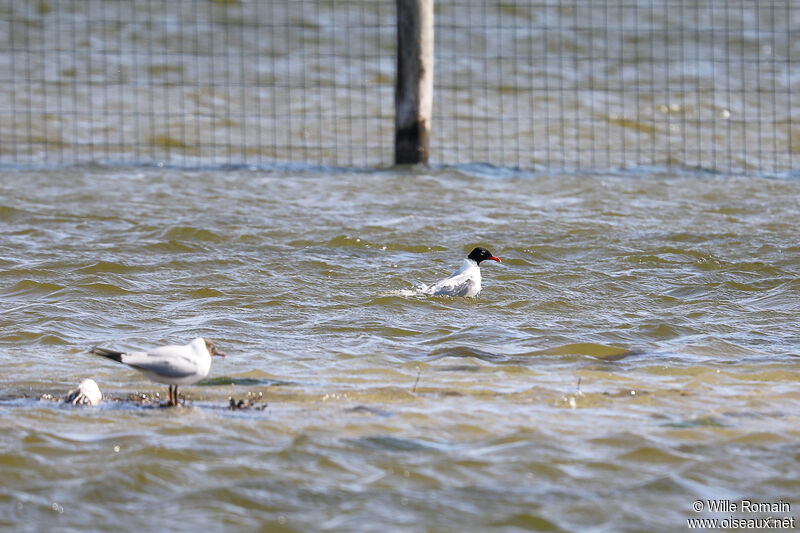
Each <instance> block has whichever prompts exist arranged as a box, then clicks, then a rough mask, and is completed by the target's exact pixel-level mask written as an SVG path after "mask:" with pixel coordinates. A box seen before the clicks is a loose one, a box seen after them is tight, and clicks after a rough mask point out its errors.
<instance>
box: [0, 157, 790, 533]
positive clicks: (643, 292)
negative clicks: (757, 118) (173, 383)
mask: <svg viewBox="0 0 800 533" xmlns="http://www.w3.org/2000/svg"><path fill="white" fill-rule="evenodd" d="M0 189H1V194H0V266H2V268H1V269H0V280H2V283H0V295H1V298H0V364H1V365H2V367H3V368H4V372H3V374H2V376H1V377H0V398H1V399H0V415H2V420H3V422H2V426H3V431H0V450H2V452H0V474H2V475H1V476H0V478H2V480H3V481H2V482H0V509H2V512H0V524H2V525H3V526H4V527H7V528H9V529H15V530H20V529H22V530H24V529H26V528H28V529H30V528H32V527H34V528H37V529H38V528H54V527H58V528H67V529H69V528H79V527H81V528H82V527H86V526H87V524H91V526H90V527H91V529H94V530H114V529H118V527H119V524H120V523H121V521H122V522H124V523H125V524H126V527H129V528H130V529H134V528H137V529H139V528H140V529H145V530H152V529H161V530H185V529H189V528H196V527H205V528H211V529H214V530H220V529H232V528H240V529H249V530H256V529H269V528H272V529H275V530H279V531H280V530H285V531H307V530H309V529H314V530H317V529H324V530H337V531H338V530H359V531H361V530H364V531H366V530H373V529H375V528H376V527H380V526H388V527H391V528H393V529H411V530H415V529H419V528H420V527H424V528H426V529H431V530H451V529H464V528H467V529H490V528H491V529H494V528H496V529H505V530H514V529H539V530H546V531H575V530H587V529H588V530H592V529H594V530H614V531H625V530H642V529H644V530H675V529H678V528H682V527H685V523H686V522H685V520H686V519H687V518H691V517H695V516H699V515H696V513H693V512H692V511H691V508H690V505H691V504H692V502H694V501H695V500H697V499H715V498H717V499H721V498H728V499H737V498H751V499H754V500H755V499H760V500H765V499H769V498H775V499H777V498H778V497H780V498H783V500H784V501H791V502H792V503H795V501H794V500H795V499H797V500H798V501H800V485H798V482H797V480H798V479H800V463H798V455H797V450H796V442H797V438H798V436H799V435H798V429H797V428H798V427H800V426H798V414H797V413H798V412H800V410H798V398H800V396H798V382H800V380H799V379H798V378H800V372H799V371H798V368H797V361H798V359H797V353H798V351H797V345H798V339H799V337H798V333H797V331H798V323H797V318H796V317H797V311H798V304H797V302H798V301H799V300H798V290H800V282H798V279H800V276H798V273H799V270H798V264H800V263H799V262H798V254H800V246H798V244H797V242H796V240H797V239H796V228H797V226H798V215H799V214H800V205H798V200H797V198H800V183H798V182H797V181H793V180H775V179H762V178H755V177H751V178H730V177H723V176H713V175H685V176H674V175H673V176H670V175H659V174H650V175H644V176H643V175H639V173H637V172H631V173H627V174H619V175H607V176H571V175H561V176H549V175H531V174H524V173H512V172H507V171H498V172H496V173H492V172H491V171H490V169H487V168H485V167H480V168H478V169H475V168H473V167H463V168H452V169H438V170H437V169H432V170H396V171H383V172H375V173H346V172H336V171H304V170H298V171H296V172H284V171H274V172H266V171H259V172H244V171H242V172H220V171H195V172H181V171H176V170H164V169H152V170H140V169H117V170H108V169H102V168H79V169H68V170H58V171H42V172H26V173H6V174H5V175H4V179H3V180H2V182H1V183H0ZM477 245H485V246H488V247H489V248H490V249H491V250H493V251H494V252H495V253H497V254H498V255H499V256H501V257H502V258H503V263H502V264H499V265H492V267H494V268H484V269H483V291H482V293H481V295H480V297H479V298H476V299H452V298H440V297H436V298H426V297H421V296H419V295H415V296H401V295H398V291H402V290H406V289H410V288H412V287H413V286H414V284H415V283H418V282H420V281H423V280H431V279H438V278H439V277H441V276H442V275H447V274H448V273H450V272H451V271H452V269H453V265H456V264H458V263H459V262H460V260H461V258H462V257H463V255H464V253H465V252H466V251H469V250H470V249H472V247H474V246H477ZM198 335H202V336H208V337H211V338H214V339H215V340H216V341H217V342H218V345H219V346H220V348H222V349H224V351H225V352H226V353H227V354H228V357H227V358H225V359H224V360H215V361H214V364H213V367H212V369H211V374H210V375H209V378H208V379H207V380H205V381H203V382H201V383H198V384H196V385H194V386H188V387H184V388H182V389H181V391H182V393H184V394H186V396H187V406H188V407H187V408H184V409H179V410H170V409H157V408H153V405H155V404H157V403H158V402H159V401H160V399H161V398H160V397H158V396H156V393H158V392H163V391H162V390H161V388H160V386H159V385H156V384H152V383H150V382H148V381H146V380H145V379H144V378H143V377H142V376H141V375H140V374H139V373H137V372H135V371H132V370H128V369H125V368H122V367H120V366H119V365H117V364H114V363H112V362H106V361H104V360H102V359H100V358H97V357H93V356H91V355H90V354H89V353H88V352H87V350H88V349H89V348H90V347H91V346H93V345H98V344H99V345H107V346H115V347H119V348H141V347H148V346H153V345H158V344H161V343H166V342H185V341H186V340H187V339H191V338H193V337H196V336H198ZM85 377H92V378H93V379H94V380H95V381H97V383H98V384H99V385H100V388H101V389H102V390H103V392H104V394H105V395H106V401H105V402H104V403H103V404H102V405H101V406H100V407H98V408H96V409H79V408H69V407H65V406H62V405H60V404H59V403H58V402H55V401H49V400H48V399H47V396H46V395H50V396H52V397H53V398H56V399H57V398H60V397H63V395H64V394H66V392H67V391H68V390H69V389H71V388H73V387H74V386H75V385H76V384H77V383H78V382H79V381H80V380H81V379H83V378H85ZM43 396H44V399H42V397H43ZM231 400H233V402H232V401H231ZM30 524H35V526H30ZM422 524H424V526H421V525H422Z"/></svg>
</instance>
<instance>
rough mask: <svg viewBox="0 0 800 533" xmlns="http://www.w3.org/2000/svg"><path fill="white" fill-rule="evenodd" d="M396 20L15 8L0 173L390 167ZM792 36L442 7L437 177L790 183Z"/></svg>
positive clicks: (796, 53)
mask: <svg viewBox="0 0 800 533" xmlns="http://www.w3.org/2000/svg"><path fill="white" fill-rule="evenodd" d="M395 17H396V6H395V1H394V0H362V1H355V0H251V1H246V0H38V1H19V0H0V117H2V120H1V121H0V164H6V165H21V166H25V165H38V164H55V165H69V164H76V163H88V162H102V163H110V164H114V163H125V164H155V163H168V164H172V165H179V166H180V165H187V166H197V165H200V166H202V165H210V166H218V165H253V166H268V165H272V164H276V163H277V164H282V163H300V164H310V165H334V166H350V167H375V166H387V165H391V164H392V158H393V141H394V79H395V68H396V20H395ZM798 28H800V2H795V1H792V0H772V1H769V0H760V1H759V0H749V1H745V0H727V1H725V0H710V1H708V0H638V1H637V0H601V1H598V0H591V1H590V0H572V1H555V0H540V1H523V0H513V1H482V0H436V2H435V78H434V113H433V120H432V126H431V137H430V153H431V162H432V163H437V164H461V163H474V162H482V163H489V164H494V165H499V166H510V167H520V168H526V169H556V170H564V169H588V170H603V169H612V168H619V167H681V168H703V169H708V170H714V171H720V172H729V173H742V172H745V173H746V172H769V173H783V172H791V171H794V170H795V169H797V168H798V165H797V164H798V154H800V117H799V116H798V113H800V111H796V110H794V109H793V104H796V103H797V102H796V101H793V98H792V89H793V88H797V87H798V82H800V63H799V62H798V58H800V40H799V39H798V38H797V35H798ZM795 100H796V98H795ZM795 107H797V106H796V105H795Z"/></svg>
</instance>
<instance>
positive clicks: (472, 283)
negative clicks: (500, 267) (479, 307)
mask: <svg viewBox="0 0 800 533" xmlns="http://www.w3.org/2000/svg"><path fill="white" fill-rule="evenodd" d="M487 259H491V260H492V261H497V262H498V263H499V262H500V258H499V257H495V256H494V255H492V252H490V251H489V250H487V249H486V248H475V249H474V250H472V251H471V252H470V253H469V255H468V256H467V257H466V258H465V259H464V262H463V263H462V264H461V268H459V269H458V270H457V271H455V272H454V273H453V274H452V275H451V276H450V277H449V278H445V279H443V280H441V281H437V282H436V283H434V284H433V285H431V286H429V287H426V288H425V289H424V291H423V292H424V293H425V294H429V295H431V296H467V297H469V298H472V297H473V296H477V295H478V293H479V292H481V269H480V264H481V261H485V260H487Z"/></svg>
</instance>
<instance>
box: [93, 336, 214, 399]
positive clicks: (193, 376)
mask: <svg viewBox="0 0 800 533" xmlns="http://www.w3.org/2000/svg"><path fill="white" fill-rule="evenodd" d="M92 353H93V354H95V355H101V356H103V357H107V358H108V359H113V360H114V361H118V362H120V363H122V364H125V365H128V366H129V367H132V368H135V369H136V370H138V371H139V372H141V373H142V374H144V375H145V376H147V377H148V378H150V379H151V380H153V381H155V382H156V383H164V384H166V385H169V401H168V402H167V405H171V406H176V405H178V385H191V384H192V383H196V382H198V381H200V380H201V379H203V378H204V377H206V376H207V375H208V371H209V370H211V356H212V355H219V356H220V357H225V354H224V353H222V352H220V351H218V350H217V347H216V346H214V342H213V341H210V340H208V339H204V338H202V337H198V338H196V339H194V340H193V341H192V342H190V343H189V344H186V345H183V346H179V345H171V346H161V347H158V348H154V349H152V350H150V351H149V352H117V351H114V350H107V349H106V348H98V347H94V348H92Z"/></svg>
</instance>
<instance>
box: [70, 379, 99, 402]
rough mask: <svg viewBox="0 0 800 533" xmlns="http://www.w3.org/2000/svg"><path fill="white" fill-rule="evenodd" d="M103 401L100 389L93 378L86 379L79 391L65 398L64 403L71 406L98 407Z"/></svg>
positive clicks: (72, 392) (76, 390)
mask: <svg viewBox="0 0 800 533" xmlns="http://www.w3.org/2000/svg"><path fill="white" fill-rule="evenodd" d="M102 399H103V394H102V393H101V392H100V387H98V386H97V383H95V381H94V380H93V379H91V378H87V379H84V380H83V381H81V383H80V385H78V388H77V389H74V390H71V391H69V392H68V393H67V396H66V398H64V403H68V404H71V405H91V406H92V407H94V406H96V405H97V404H99V403H100V401H101V400H102Z"/></svg>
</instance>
